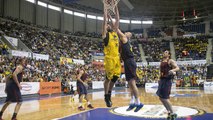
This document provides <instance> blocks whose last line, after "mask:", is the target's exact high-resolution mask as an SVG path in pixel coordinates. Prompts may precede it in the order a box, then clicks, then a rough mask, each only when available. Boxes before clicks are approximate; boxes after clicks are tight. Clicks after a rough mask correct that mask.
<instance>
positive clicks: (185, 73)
mask: <svg viewBox="0 0 213 120" xmlns="http://www.w3.org/2000/svg"><path fill="white" fill-rule="evenodd" d="M178 66H179V68H180V70H179V71H178V72H177V73H176V76H175V80H177V81H178V82H177V84H180V83H179V82H180V81H181V85H180V86H182V87H184V86H188V87H195V86H196V87H197V86H198V85H199V83H198V82H197V80H205V78H206V73H207V64H199V65H187V64H186V65H178ZM159 71H160V69H159V66H143V67H138V71H137V75H138V76H139V83H141V84H144V83H157V82H158V80H159V77H160V76H159V75H160V74H159Z"/></svg>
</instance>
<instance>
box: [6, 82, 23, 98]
mask: <svg viewBox="0 0 213 120" xmlns="http://www.w3.org/2000/svg"><path fill="white" fill-rule="evenodd" d="M5 91H6V94H7V98H6V101H5V102H22V96H21V91H20V89H19V88H18V86H17V85H16V84H15V83H14V84H8V85H6V89H5Z"/></svg>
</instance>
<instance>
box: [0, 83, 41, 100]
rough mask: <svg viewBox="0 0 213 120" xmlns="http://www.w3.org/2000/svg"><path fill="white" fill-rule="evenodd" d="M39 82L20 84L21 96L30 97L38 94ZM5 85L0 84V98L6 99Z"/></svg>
mask: <svg viewBox="0 0 213 120" xmlns="http://www.w3.org/2000/svg"><path fill="white" fill-rule="evenodd" d="M39 85H40V83H39V82H21V86H22V89H21V94H22V95H30V94H38V92H39V87H40V86H39ZM5 86H6V84H5V83H0V97H6V96H7V95H6V93H5Z"/></svg>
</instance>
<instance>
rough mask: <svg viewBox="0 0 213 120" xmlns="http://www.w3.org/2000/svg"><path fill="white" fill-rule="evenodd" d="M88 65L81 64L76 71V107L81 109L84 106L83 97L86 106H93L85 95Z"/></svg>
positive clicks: (91, 107)
mask: <svg viewBox="0 0 213 120" xmlns="http://www.w3.org/2000/svg"><path fill="white" fill-rule="evenodd" d="M87 69H88V66H86V65H85V66H82V67H81V68H80V69H79V70H78V71H77V91H78V94H79V107H78V109H79V110H81V111H83V110H85V108H84V107H83V106H82V102H83V99H85V100H86V101H87V104H88V106H87V107H88V108H90V109H93V108H94V107H93V106H92V105H91V103H90V102H89V99H88V96H87V87H88V84H87V78H88V74H87V71H86V70H87Z"/></svg>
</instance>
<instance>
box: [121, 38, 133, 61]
mask: <svg viewBox="0 0 213 120" xmlns="http://www.w3.org/2000/svg"><path fill="white" fill-rule="evenodd" d="M121 57H122V59H123V60H124V61H125V60H127V59H129V58H134V54H133V50H132V46H131V45H130V43H129V41H128V42H127V43H122V44H121Z"/></svg>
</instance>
